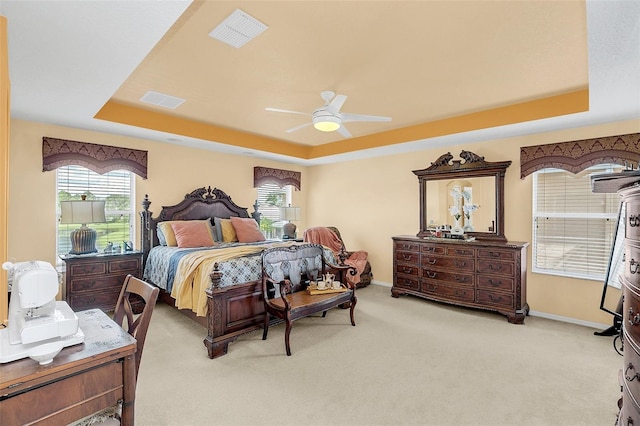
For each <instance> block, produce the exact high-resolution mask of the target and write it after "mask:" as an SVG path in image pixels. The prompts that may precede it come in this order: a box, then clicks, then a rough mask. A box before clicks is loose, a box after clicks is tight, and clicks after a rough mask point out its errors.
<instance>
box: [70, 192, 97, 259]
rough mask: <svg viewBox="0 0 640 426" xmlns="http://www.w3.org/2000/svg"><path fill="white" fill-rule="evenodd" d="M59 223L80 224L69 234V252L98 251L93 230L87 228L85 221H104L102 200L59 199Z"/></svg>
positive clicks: (84, 252) (95, 234)
mask: <svg viewBox="0 0 640 426" xmlns="http://www.w3.org/2000/svg"><path fill="white" fill-rule="evenodd" d="M60 213H61V215H60V223H61V224H74V223H75V224H81V225H82V226H81V227H80V228H78V229H76V230H75V231H72V232H71V234H70V235H69V237H70V239H71V251H70V252H69V253H71V254H86V253H94V252H96V251H98V250H97V249H96V238H97V236H98V234H97V233H96V231H95V230H93V229H91V228H87V223H104V222H106V221H107V220H106V218H105V215H104V201H87V200H85V199H84V196H83V199H82V200H74V201H60Z"/></svg>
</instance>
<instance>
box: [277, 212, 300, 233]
mask: <svg viewBox="0 0 640 426" xmlns="http://www.w3.org/2000/svg"><path fill="white" fill-rule="evenodd" d="M280 219H281V220H288V221H289V222H287V223H285V224H284V226H283V227H282V233H283V235H282V238H283V239H294V238H295V237H296V225H295V223H292V222H291V221H292V220H300V207H291V205H289V207H280Z"/></svg>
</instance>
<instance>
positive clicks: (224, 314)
mask: <svg viewBox="0 0 640 426" xmlns="http://www.w3.org/2000/svg"><path fill="white" fill-rule="evenodd" d="M150 205H151V201H150V200H149V198H148V196H147V195H145V199H144V201H143V202H142V206H143V211H142V212H141V213H140V216H141V246H142V251H143V253H144V262H145V263H146V261H147V256H148V254H149V251H150V250H151V248H152V247H154V246H156V245H159V240H158V235H157V225H158V223H159V222H162V221H168V220H202V219H211V218H214V217H218V218H229V217H231V216H236V217H242V218H249V217H253V218H254V219H255V220H256V221H257V222H259V221H260V220H259V218H260V214H259V213H258V212H257V211H256V209H257V203H256V205H254V206H253V207H254V212H253V213H252V214H251V216H250V215H249V213H248V212H247V209H246V208H242V207H239V206H238V205H236V204H235V203H234V202H233V201H232V200H231V197H230V196H228V195H227V194H226V193H225V192H224V191H221V190H219V189H217V188H214V189H211V187H208V188H204V187H203V188H199V189H196V190H194V191H192V192H190V193H188V194H186V195H185V197H184V199H183V200H182V201H181V202H180V203H178V204H176V205H173V206H163V207H162V210H161V211H160V214H159V215H158V217H156V218H154V217H152V215H153V213H152V212H151V211H150V210H149V208H150ZM220 279H221V273H220V272H219V271H214V272H213V273H212V274H211V281H212V283H211V286H210V287H209V288H208V289H207V290H206V293H207V316H206V317H198V316H196V315H195V314H194V313H193V312H191V311H190V310H185V309H182V310H180V311H181V312H183V313H184V314H186V315H187V316H189V317H191V318H193V319H194V320H196V321H197V322H199V323H200V324H202V325H204V326H206V327H207V337H206V338H205V339H204V345H205V346H206V348H207V353H208V356H209V358H217V357H220V356H222V355H224V354H226V353H227V349H228V346H229V343H231V342H232V341H234V340H235V339H236V338H237V337H238V336H240V335H242V334H244V333H247V332H250V331H253V330H255V329H261V328H262V327H263V319H264V304H263V301H262V295H261V285H260V281H252V282H246V283H241V284H237V285H233V286H228V287H221V286H220ZM152 284H154V283H153V282H152ZM159 299H160V300H162V301H163V302H165V303H167V304H169V305H171V306H175V300H174V299H173V298H172V297H171V295H170V294H169V293H168V292H166V291H163V290H162V289H161V294H160V297H159Z"/></svg>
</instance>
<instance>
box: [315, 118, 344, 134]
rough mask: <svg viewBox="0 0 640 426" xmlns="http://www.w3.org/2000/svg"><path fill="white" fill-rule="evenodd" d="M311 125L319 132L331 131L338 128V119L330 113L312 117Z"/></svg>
mask: <svg viewBox="0 0 640 426" xmlns="http://www.w3.org/2000/svg"><path fill="white" fill-rule="evenodd" d="M313 127H315V128H316V129H318V130H320V131H321V132H333V131H334V130H338V129H339V128H340V119H339V118H338V117H334V116H331V115H327V116H322V117H314V118H313Z"/></svg>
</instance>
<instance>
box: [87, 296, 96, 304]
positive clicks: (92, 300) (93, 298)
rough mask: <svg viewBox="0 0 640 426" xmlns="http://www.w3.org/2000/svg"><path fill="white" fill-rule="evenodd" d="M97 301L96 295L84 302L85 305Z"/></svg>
mask: <svg viewBox="0 0 640 426" xmlns="http://www.w3.org/2000/svg"><path fill="white" fill-rule="evenodd" d="M95 301H96V298H95V297H92V298H91V299H89V300H85V302H84V304H85V305H92V304H93V303H94V302H95Z"/></svg>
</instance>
